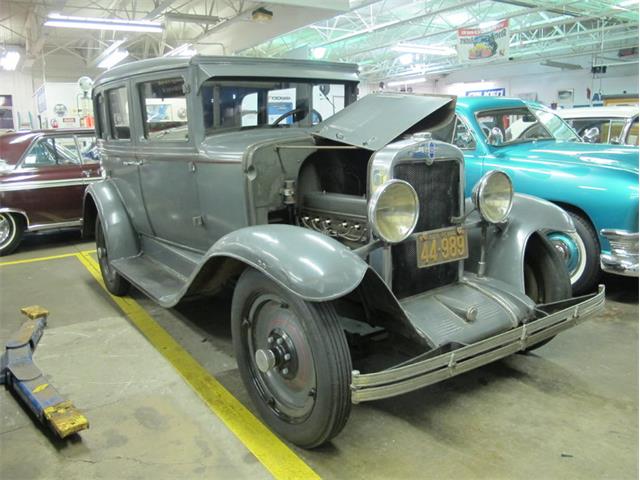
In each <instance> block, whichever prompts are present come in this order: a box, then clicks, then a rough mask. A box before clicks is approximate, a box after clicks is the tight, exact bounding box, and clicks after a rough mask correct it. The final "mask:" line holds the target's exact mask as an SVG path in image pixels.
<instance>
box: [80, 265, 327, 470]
mask: <svg viewBox="0 0 640 480" xmlns="http://www.w3.org/2000/svg"><path fill="white" fill-rule="evenodd" d="M76 256H77V257H78V259H79V260H80V261H81V262H82V264H83V265H84V266H85V267H86V268H87V270H89V273H91V275H92V276H93V278H95V279H96V281H97V282H98V283H99V284H100V285H101V286H102V287H103V288H104V282H103V280H102V275H101V274H100V267H99V266H98V263H97V262H96V260H94V259H93V258H92V257H90V256H89V255H87V254H86V253H79V254H77V255H76ZM111 299H112V300H113V301H114V302H115V303H116V304H117V305H118V306H119V307H120V309H121V310H122V311H123V312H124V314H125V315H126V316H127V317H129V319H130V320H131V322H132V323H133V324H134V325H135V326H136V327H137V328H138V329H139V330H140V331H141V332H142V334H143V335H144V336H145V337H147V339H148V340H149V341H150V342H151V344H152V345H153V346H154V347H155V348H156V349H157V350H158V351H159V352H160V353H161V354H162V355H163V356H164V357H165V358H166V359H167V360H168V361H169V362H170V363H171V364H172V365H173V366H174V367H175V369H176V370H178V372H179V373H180V375H181V376H182V378H184V380H185V381H186V382H187V383H188V384H189V385H190V386H191V388H193V389H194V390H195V391H196V393H197V394H198V395H199V396H200V398H201V399H202V400H203V401H204V402H205V403H206V404H207V406H208V407H209V408H210V409H211V410H212V411H213V412H214V413H215V414H216V415H217V416H218V417H219V418H220V419H221V420H222V421H223V422H224V424H225V425H226V426H227V427H228V428H229V430H231V431H232V432H233V434H234V435H235V436H236V437H238V439H239V440H240V441H241V442H242V443H243V444H244V445H245V446H246V447H247V448H248V449H249V450H250V451H251V453H253V455H255V457H256V458H257V459H258V460H259V461H260V463H262V465H264V467H265V468H266V469H267V470H268V471H269V472H270V473H271V474H272V475H273V476H274V477H275V478H277V479H319V478H320V477H319V476H318V474H317V473H316V472H314V471H313V470H312V469H311V467H309V466H308V465H307V464H306V463H305V462H304V461H303V460H302V459H301V458H300V457H299V456H297V455H296V454H295V453H294V452H293V451H292V450H291V449H290V448H289V447H288V446H287V445H286V444H285V443H284V442H283V441H282V440H280V439H279V438H278V437H277V436H276V435H275V434H274V433H273V432H271V430H269V429H268V428H267V427H265V426H264V424H263V423H262V422H260V420H258V419H257V418H256V417H255V416H254V415H253V414H252V413H251V412H250V411H249V410H247V408H246V407H245V406H244V405H242V404H241V403H240V402H239V401H238V400H237V399H236V398H235V397H234V396H233V395H231V393H229V391H228V390H227V389H226V388H224V387H223V386H222V385H221V384H220V383H219V382H218V381H217V380H216V379H215V378H213V377H212V376H211V374H209V372H208V371H207V370H205V369H204V367H202V365H200V364H199V363H198V362H197V361H196V360H195V359H194V358H193V357H192V356H191V355H189V353H187V352H186V351H185V350H184V349H183V348H182V347H181V346H180V344H178V343H177V342H176V341H175V340H174V339H173V337H171V335H169V333H167V331H166V330H165V329H164V328H162V327H161V326H160V325H158V323H157V322H156V321H155V320H154V319H153V318H152V317H151V316H150V315H149V314H148V313H147V312H146V311H145V310H144V309H143V308H142V307H141V306H140V305H139V304H138V303H137V302H136V301H135V300H133V299H132V298H130V297H116V296H114V295H111Z"/></svg>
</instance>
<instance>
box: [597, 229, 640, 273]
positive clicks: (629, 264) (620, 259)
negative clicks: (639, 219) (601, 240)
mask: <svg viewBox="0 0 640 480" xmlns="http://www.w3.org/2000/svg"><path fill="white" fill-rule="evenodd" d="M600 233H601V234H602V235H603V236H604V237H606V239H607V240H609V244H610V245H611V253H603V254H601V255H600V268H602V270H603V271H605V272H607V273H614V274H616V275H624V276H625V277H637V276H638V232H628V231H626V230H607V229H604V230H601V231H600Z"/></svg>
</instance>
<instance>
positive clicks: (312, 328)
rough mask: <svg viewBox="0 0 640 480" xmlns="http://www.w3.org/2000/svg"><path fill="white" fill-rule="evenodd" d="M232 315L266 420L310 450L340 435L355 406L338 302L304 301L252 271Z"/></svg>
mask: <svg viewBox="0 0 640 480" xmlns="http://www.w3.org/2000/svg"><path fill="white" fill-rule="evenodd" d="M231 320H232V333H233V344H234V350H235V352H236V359H237V361H238V368H239V369H240V374H241V376H242V379H243V382H244V384H245V386H246V388H247V390H248V391H249V394H250V396H251V399H252V400H253V402H254V404H255V406H256V408H257V410H258V412H259V413H260V415H261V416H262V418H263V419H264V420H265V422H266V423H267V424H268V425H269V426H270V427H271V428H272V429H273V430H274V431H275V432H277V433H278V434H280V435H281V436H282V437H284V438H285V439H287V440H289V441H291V442H293V443H295V444H297V445H300V446H302V447H305V448H312V447H315V446H318V445H320V444H322V443H325V442H327V441H328V440H330V439H331V438H333V437H334V436H335V435H337V434H338V433H339V432H340V431H341V430H342V428H343V427H344V425H345V423H346V421H347V418H348V416H349V411H350V407H351V401H350V389H349V385H350V380H351V358H350V356H349V350H348V346H347V342H346V338H345V335H344V332H343V331H342V327H341V325H340V323H339V320H338V317H337V315H336V312H335V310H334V308H333V306H332V305H331V304H329V303H311V302H305V301H303V300H301V299H299V298H298V297H296V296H295V295H294V294H292V293H290V292H288V291H286V290H284V289H283V288H282V287H280V286H279V285H277V284H275V283H274V282H272V281H271V280H270V279H268V278H267V277H265V276H264V275H262V274H261V273H259V272H257V271H256V270H253V269H248V270H247V271H245V273H244V274H243V275H242V276H241V277H240V279H239V281H238V284H237V287H236V290H235V292H234V297H233V305H232V312H231Z"/></svg>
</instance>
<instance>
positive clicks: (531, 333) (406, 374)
mask: <svg viewBox="0 0 640 480" xmlns="http://www.w3.org/2000/svg"><path fill="white" fill-rule="evenodd" d="M576 300H577V302H576V303H574V304H573V305H571V306H569V307H566V308H564V309H562V310H559V311H557V312H555V313H552V314H550V315H547V316H545V317H542V318H540V319H538V320H533V321H531V322H529V323H525V324H523V325H521V326H519V327H517V328H514V329H512V330H509V331H507V332H504V333H501V334H499V335H495V336H493V337H489V338H486V339H484V340H480V341H478V342H475V343H472V344H470V345H467V346H464V347H461V348H458V349H456V350H454V351H452V352H448V353H443V354H440V355H438V356H436V357H433V358H429V359H427V360H422V361H417V362H415V363H410V364H403V365H402V366H397V367H392V368H390V369H387V370H383V371H380V372H375V373H367V374H361V373H360V372H358V371H357V370H354V371H353V372H352V380H351V401H352V402H353V403H360V402H366V401H371V400H379V399H382V398H388V397H394V396H396V395H401V394H403V393H408V392H411V391H413V390H417V389H419V388H422V387H426V386H428V385H432V384H434V383H437V382H441V381H443V380H446V379H448V378H450V377H454V376H456V375H459V374H461V373H464V372H468V371H470V370H473V369H475V368H478V367H481V366H483V365H486V364H488V363H491V362H494V361H496V360H499V359H501V358H504V357H507V356H509V355H512V354H514V353H516V352H518V351H521V350H526V349H527V348H529V347H532V346H534V345H536V344H538V343H540V342H542V341H543V340H546V339H547V338H551V337H553V336H555V335H557V334H558V333H560V332H562V331H563V330H566V329H568V328H571V327H573V326H575V325H577V324H578V323H580V322H582V321H584V320H586V319H587V318H588V317H591V316H593V315H596V314H598V313H600V312H601V311H602V310H604V302H605V288H604V285H600V286H599V287H598V293H596V294H594V295H592V296H591V297H590V298H588V299H586V300H585V299H584V297H580V298H578V299H576Z"/></svg>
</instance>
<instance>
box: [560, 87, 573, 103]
mask: <svg viewBox="0 0 640 480" xmlns="http://www.w3.org/2000/svg"><path fill="white" fill-rule="evenodd" d="M558 105H561V106H563V107H572V106H573V88H566V89H563V90H558Z"/></svg>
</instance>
